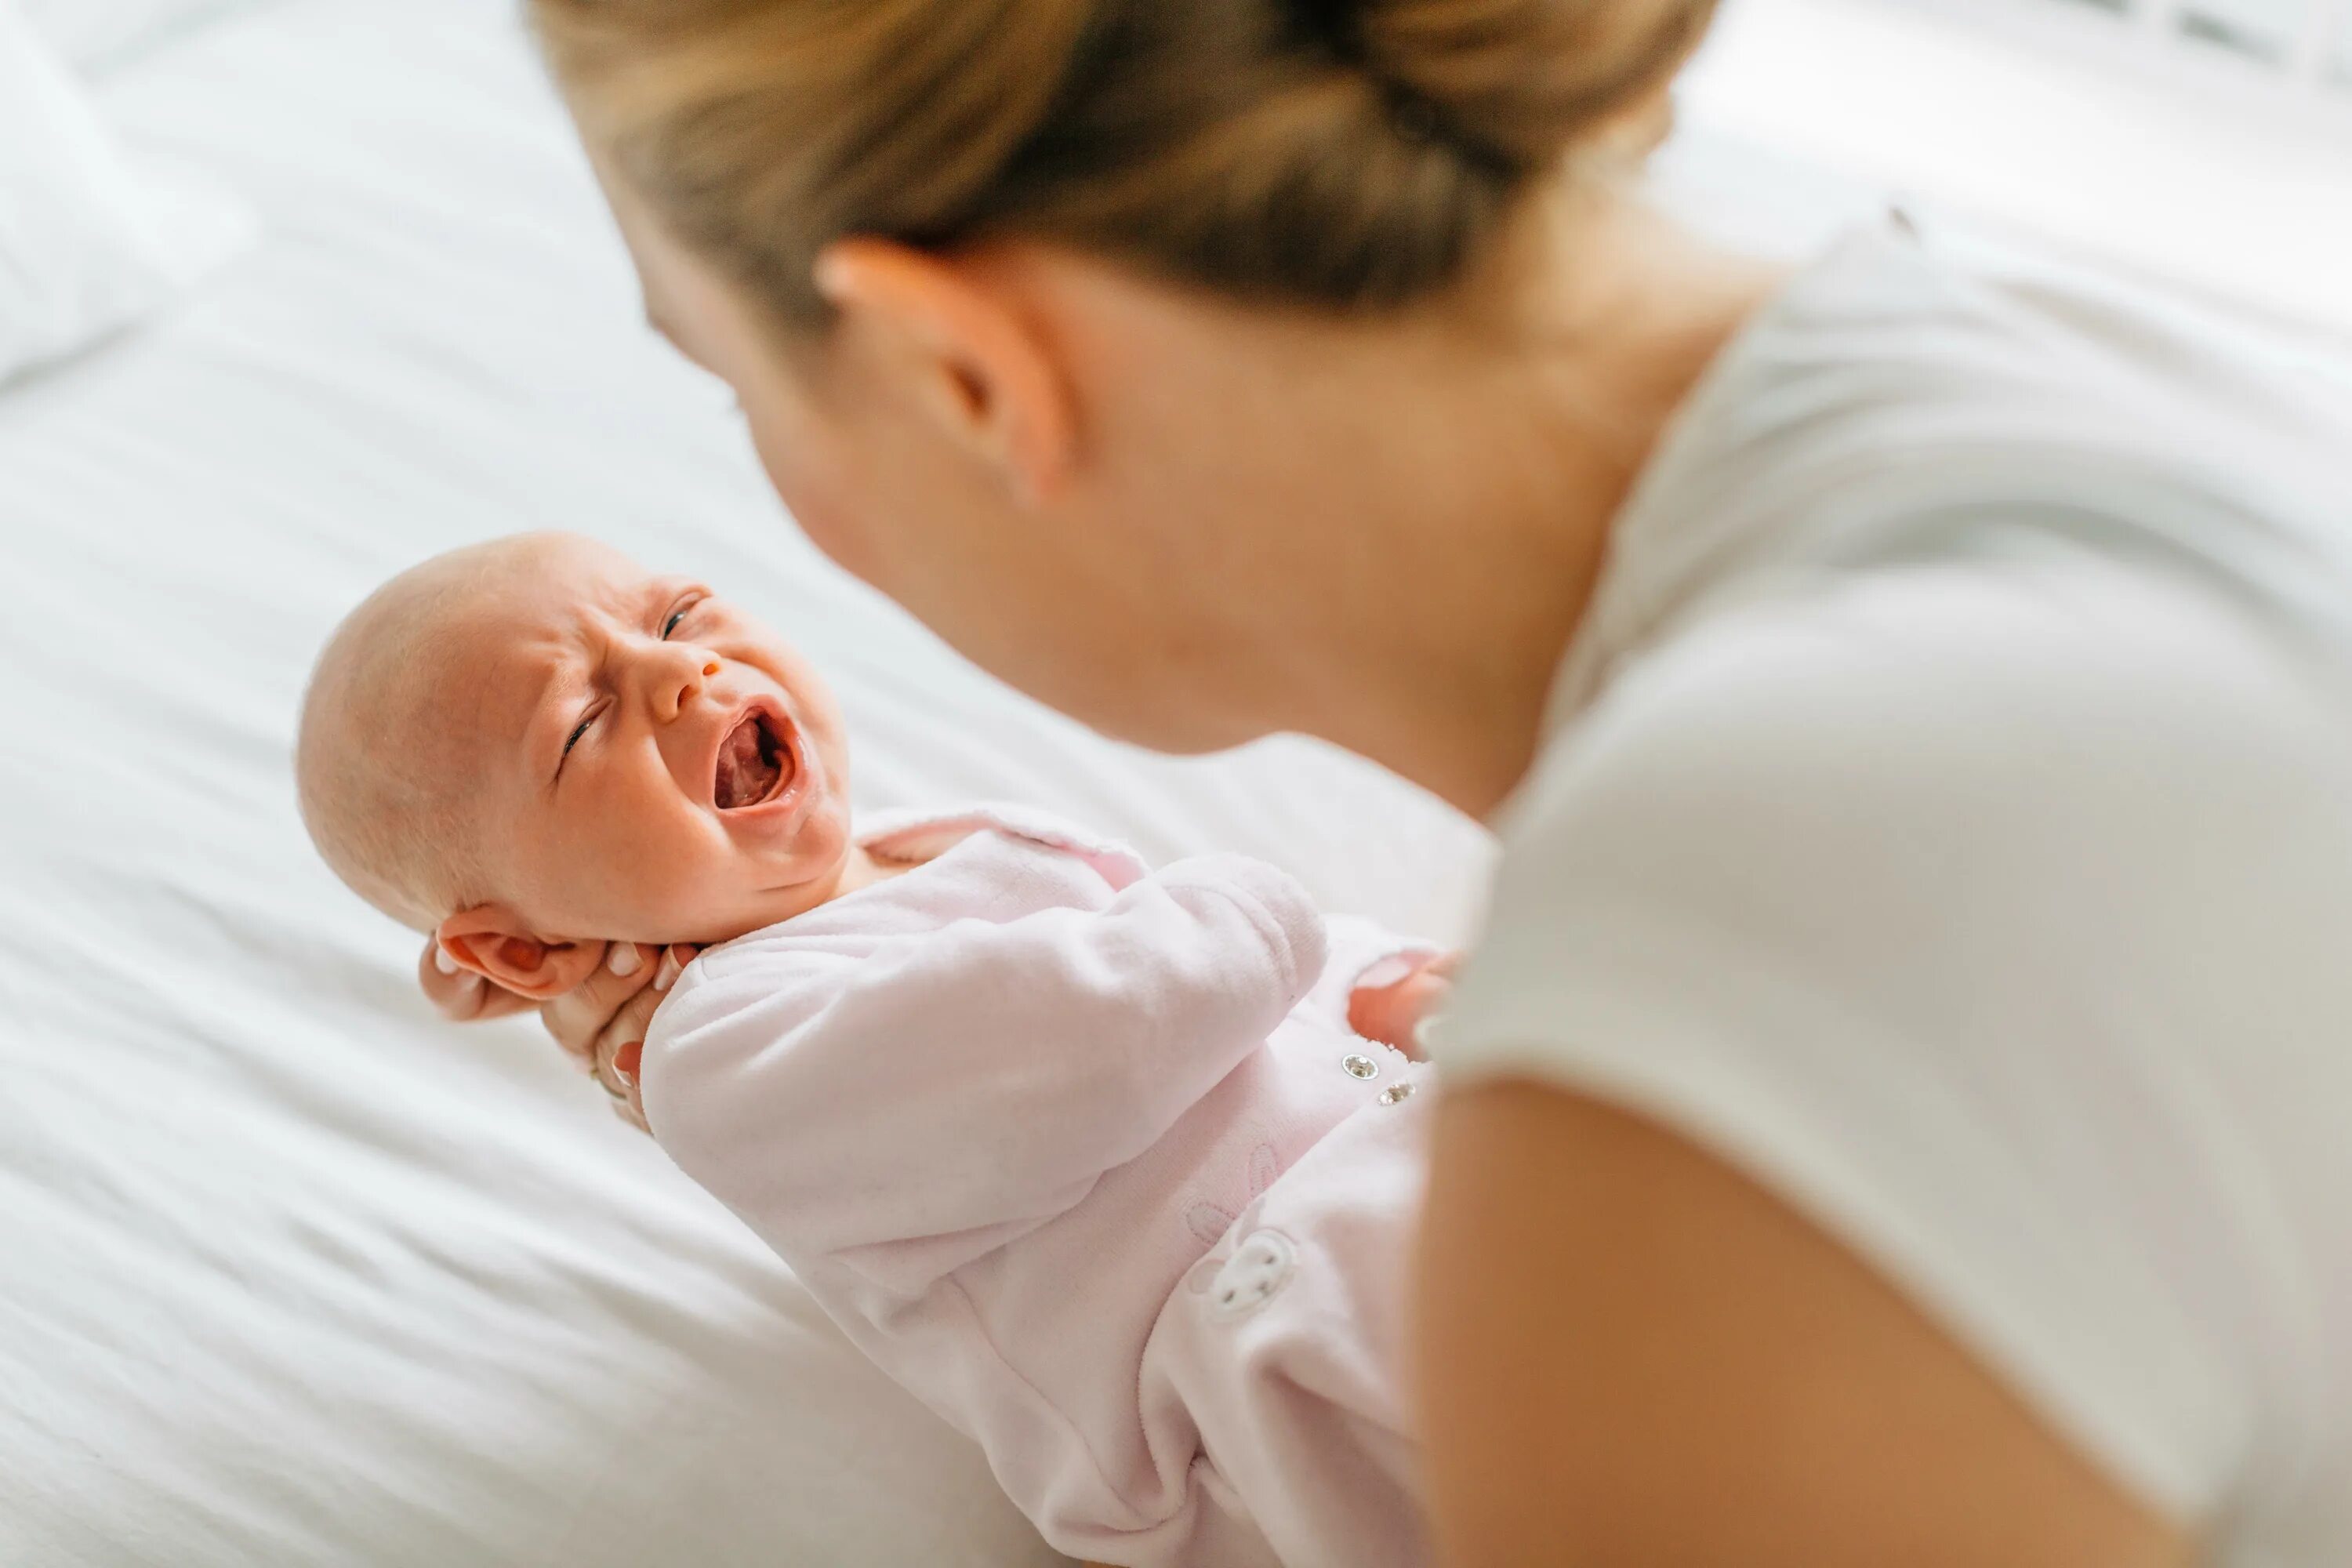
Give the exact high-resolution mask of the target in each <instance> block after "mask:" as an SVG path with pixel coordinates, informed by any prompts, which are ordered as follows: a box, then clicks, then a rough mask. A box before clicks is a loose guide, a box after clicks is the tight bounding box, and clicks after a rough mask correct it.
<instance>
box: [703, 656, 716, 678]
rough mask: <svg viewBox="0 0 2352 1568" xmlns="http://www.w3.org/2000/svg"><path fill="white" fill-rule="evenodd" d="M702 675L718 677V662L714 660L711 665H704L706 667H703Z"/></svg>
mask: <svg viewBox="0 0 2352 1568" xmlns="http://www.w3.org/2000/svg"><path fill="white" fill-rule="evenodd" d="M702 673H703V674H705V675H716V674H718V673H719V664H718V661H717V660H715V659H714V660H713V661H711V662H710V663H709V664H706V665H704V666H703V667H702Z"/></svg>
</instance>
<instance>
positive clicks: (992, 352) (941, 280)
mask: <svg viewBox="0 0 2352 1568" xmlns="http://www.w3.org/2000/svg"><path fill="white" fill-rule="evenodd" d="M1017 270H1018V269H1017V268H1002V267H992V266H988V265H985V264H983V263H981V262H979V261H976V260H974V259H972V258H964V257H945V256H936V255H933V254H931V253H929V252H927V251H921V250H917V249H915V248H913V247H910V246H906V245H900V244H898V242H896V241H894V240H887V239H873V238H853V239H843V240H836V241H835V242H834V243H833V244H832V245H829V246H827V247H825V249H824V253H823V254H821V255H820V256H819V257H818V258H817V263H816V272H815V278H816V285H817V289H818V290H819V291H820V292H822V293H823V294H824V298H825V300H826V301H827V302H828V303H830V304H831V305H832V306H833V307H834V308H835V310H839V311H840V312H841V313H842V316H843V318H844V322H843V324H844V325H845V327H847V328H849V329H850V330H851V331H852V332H854V333H856V334H857V335H858V336H859V338H860V339H861V340H862V341H863V342H864V344H865V345H866V346H869V347H870V348H872V349H873V350H875V351H877V354H878V356H879V359H880V361H881V363H882V366H883V368H885V369H886V370H887V371H888V372H890V373H892V374H895V375H900V376H906V377H908V378H909V384H908V390H909V391H910V392H911V394H912V395H913V401H914V403H915V405H916V406H917V408H918V409H919V411H920V412H921V413H922V414H924V415H925V416H928V417H929V418H931V419H933V420H935V421H937V422H938V424H939V425H940V428H941V432H942V434H944V435H945V436H946V437H948V438H949V439H950V441H952V442H954V443H956V444H957V445H959V446H961V447H963V448H964V449H965V450H967V451H968V452H970V453H971V454H972V455H973V456H975V457H978V458H981V459H982V461H984V462H987V463H990V464H992V465H993V466H995V467H996V468H998V469H999V470H1000V471H1001V472H1002V473H1003V476H1004V479H1005V482H1006V484H1007V485H1008V486H1009V487H1010V488H1011V489H1013V492H1014V493H1015V494H1016V495H1017V496H1018V497H1019V498H1020V499H1021V500H1024V502H1032V503H1034V502H1037V501H1043V500H1050V499H1051V498H1052V497H1053V496H1054V494H1055V492H1056V491H1057V490H1058V489H1060V488H1061V485H1062V482H1063V480H1064V479H1066V477H1067V476H1068V473H1069V470H1070V466H1071V461H1072V458H1074V456H1075V452H1074V449H1073V447H1074V441H1075V431H1076V419H1075V410H1074V408H1073V405H1072V402H1071V398H1070V395H1069V387H1068V384H1067V383H1066V380H1065V379H1064V377H1063V374H1062V369H1061V366H1060V364H1059V363H1057V361H1056V358H1055V353H1054V351H1053V345H1052V343H1051V342H1050V341H1049V340H1048V339H1047V338H1046V337H1045V335H1044V334H1043V333H1041V332H1040V331H1038V330H1037V327H1036V324H1035V322H1034V320H1033V319H1032V317H1031V316H1030V315H1029V313H1028V312H1026V311H1025V310H1024V309H1022V306H1021V300H1020V299H1019V297H1018V294H1017V292H1016V291H1015V290H1014V289H1013V288H1012V287H1010V286H1009V285H1010V283H1011V280H1012V277H1013V274H1014V273H1015V272H1016V271H1017Z"/></svg>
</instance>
